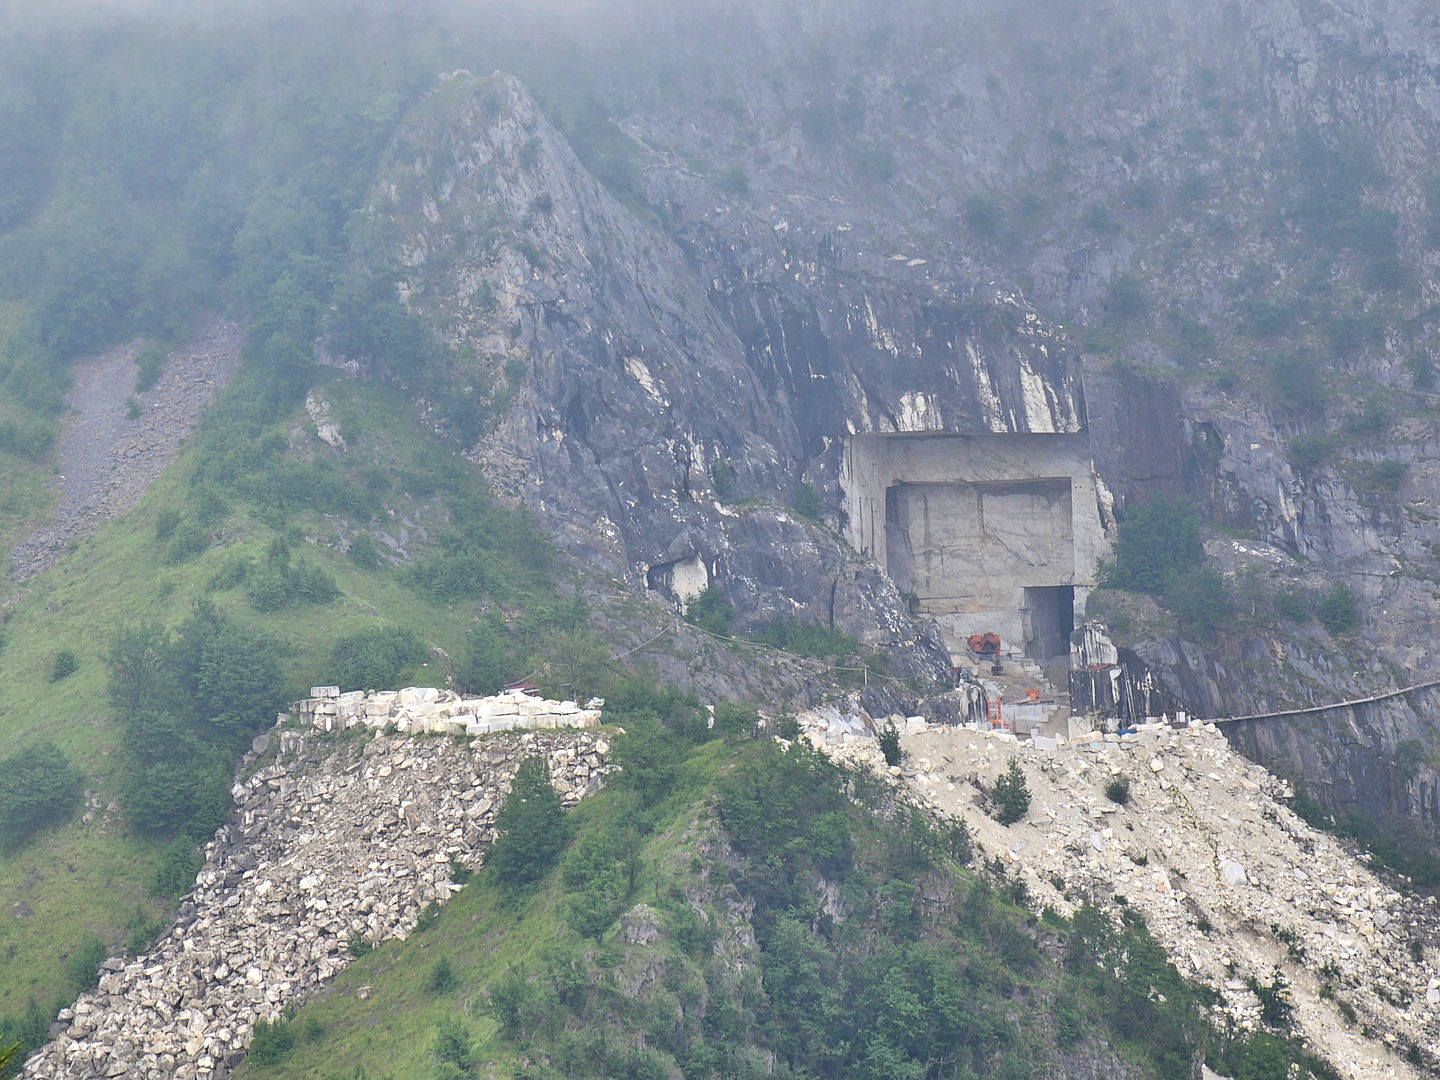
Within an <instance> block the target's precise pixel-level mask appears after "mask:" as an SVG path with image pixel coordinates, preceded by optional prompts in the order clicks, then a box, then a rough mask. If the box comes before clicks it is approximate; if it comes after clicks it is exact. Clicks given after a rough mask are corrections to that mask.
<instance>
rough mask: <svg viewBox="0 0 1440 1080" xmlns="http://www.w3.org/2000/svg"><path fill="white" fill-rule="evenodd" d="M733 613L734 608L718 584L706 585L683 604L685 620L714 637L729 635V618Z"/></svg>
mask: <svg viewBox="0 0 1440 1080" xmlns="http://www.w3.org/2000/svg"><path fill="white" fill-rule="evenodd" d="M734 615H735V608H734V607H733V606H731V604H730V601H728V600H726V599H725V594H724V593H722V592H721V591H720V587H719V586H718V585H713V584H712V585H707V586H706V587H705V591H704V592H702V593H701V594H700V595H699V596H696V597H694V598H692V599H691V600H690V602H689V603H687V604H686V605H685V621H686V622H688V623H691V624H693V625H695V626H698V627H699V628H700V629H701V630H704V631H705V632H706V633H707V634H714V635H715V636H716V637H722V638H725V637H729V636H730V620H731V619H732V618H733V617H734Z"/></svg>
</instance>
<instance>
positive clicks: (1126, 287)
mask: <svg viewBox="0 0 1440 1080" xmlns="http://www.w3.org/2000/svg"><path fill="white" fill-rule="evenodd" d="M1145 308H1146V304H1145V293H1144V291H1143V290H1142V289H1141V287H1140V279H1139V278H1137V277H1135V276H1134V275H1132V274H1117V275H1116V276H1115V278H1114V280H1112V281H1111V282H1110V299H1109V300H1108V301H1107V303H1106V305H1105V311H1106V313H1107V314H1108V315H1110V316H1111V317H1112V318H1114V319H1116V320H1118V321H1119V322H1129V321H1130V320H1131V319H1134V318H1137V317H1138V316H1141V315H1144V314H1145Z"/></svg>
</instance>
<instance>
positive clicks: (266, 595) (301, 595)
mask: <svg viewBox="0 0 1440 1080" xmlns="http://www.w3.org/2000/svg"><path fill="white" fill-rule="evenodd" d="M245 592H246V595H247V596H249V598H250V604H251V606H252V607H254V609H255V610H256V611H280V610H282V609H284V608H287V607H298V606H300V605H302V604H328V603H330V602H331V601H333V600H334V599H335V598H336V597H337V596H339V595H340V586H338V585H337V584H336V583H335V579H334V578H333V577H331V576H330V575H329V574H327V573H326V572H325V571H324V570H322V569H320V568H319V567H318V566H311V565H310V564H309V563H308V562H306V561H305V560H304V559H299V560H297V561H296V562H294V563H291V562H289V561H288V560H282V559H276V558H271V559H269V560H267V562H266V564H265V566H264V567H262V568H261V569H260V570H259V571H258V572H257V573H255V574H252V575H251V576H250V583H249V585H248V587H247V588H246V590H245Z"/></svg>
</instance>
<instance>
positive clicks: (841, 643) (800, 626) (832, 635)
mask: <svg viewBox="0 0 1440 1080" xmlns="http://www.w3.org/2000/svg"><path fill="white" fill-rule="evenodd" d="M753 637H754V640H756V641H758V642H761V643H762V644H765V645H769V646H772V647H773V648H776V649H784V650H785V651H786V652H792V653H797V654H799V655H800V656H811V657H815V658H816V659H820V658H822V657H826V656H839V657H845V656H854V655H855V654H856V653H858V652H859V651H860V643H859V642H858V641H856V640H855V639H854V638H853V637H851V636H850V635H849V634H847V633H845V632H844V631H843V630H837V629H835V628H834V627H833V626H824V625H822V624H820V623H802V622H795V621H792V620H790V619H786V618H784V617H781V618H777V619H775V621H774V622H771V623H770V624H769V625H767V626H765V627H763V628H762V629H760V630H759V631H757V632H756V633H755V634H754V635H753Z"/></svg>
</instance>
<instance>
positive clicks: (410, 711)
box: [292, 686, 604, 735]
mask: <svg viewBox="0 0 1440 1080" xmlns="http://www.w3.org/2000/svg"><path fill="white" fill-rule="evenodd" d="M602 704H604V703H603V702H602V701H600V700H599V699H595V700H593V701H591V702H589V703H587V705H586V707H584V708H581V707H580V706H579V705H577V704H576V703H575V702H573V701H547V700H546V699H544V698H540V697H535V696H532V695H530V694H527V693H525V692H524V691H521V690H511V691H506V692H505V693H503V694H497V695H495V696H494V697H484V698H466V697H461V696H460V695H459V694H457V693H455V692H454V691H451V690H439V689H436V688H435V687H433V686H411V687H407V688H406V689H404V690H379V691H371V692H370V693H368V694H367V693H365V692H364V691H361V690H352V691H350V692H348V693H344V694H342V693H341V692H340V688H339V687H338V686H313V687H311V688H310V697H308V698H305V699H304V700H303V701H297V702H296V703H295V704H294V705H293V706H292V713H293V715H295V716H297V717H298V718H299V719H300V721H301V722H302V723H305V724H309V725H310V726H312V727H316V728H319V729H321V730H322V731H339V730H343V729H347V728H353V727H358V726H360V725H362V724H363V725H364V726H366V727H371V728H377V729H378V728H391V727H393V728H394V729H395V730H396V731H399V732H401V733H415V732H421V731H428V732H431V733H433V734H437V735H491V734H494V733H495V732H497V731H512V730H515V729H517V728H524V729H532V730H534V729H540V730H546V729H555V728H585V727H596V726H598V725H599V723H600V708H599V706H600V705H602Z"/></svg>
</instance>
